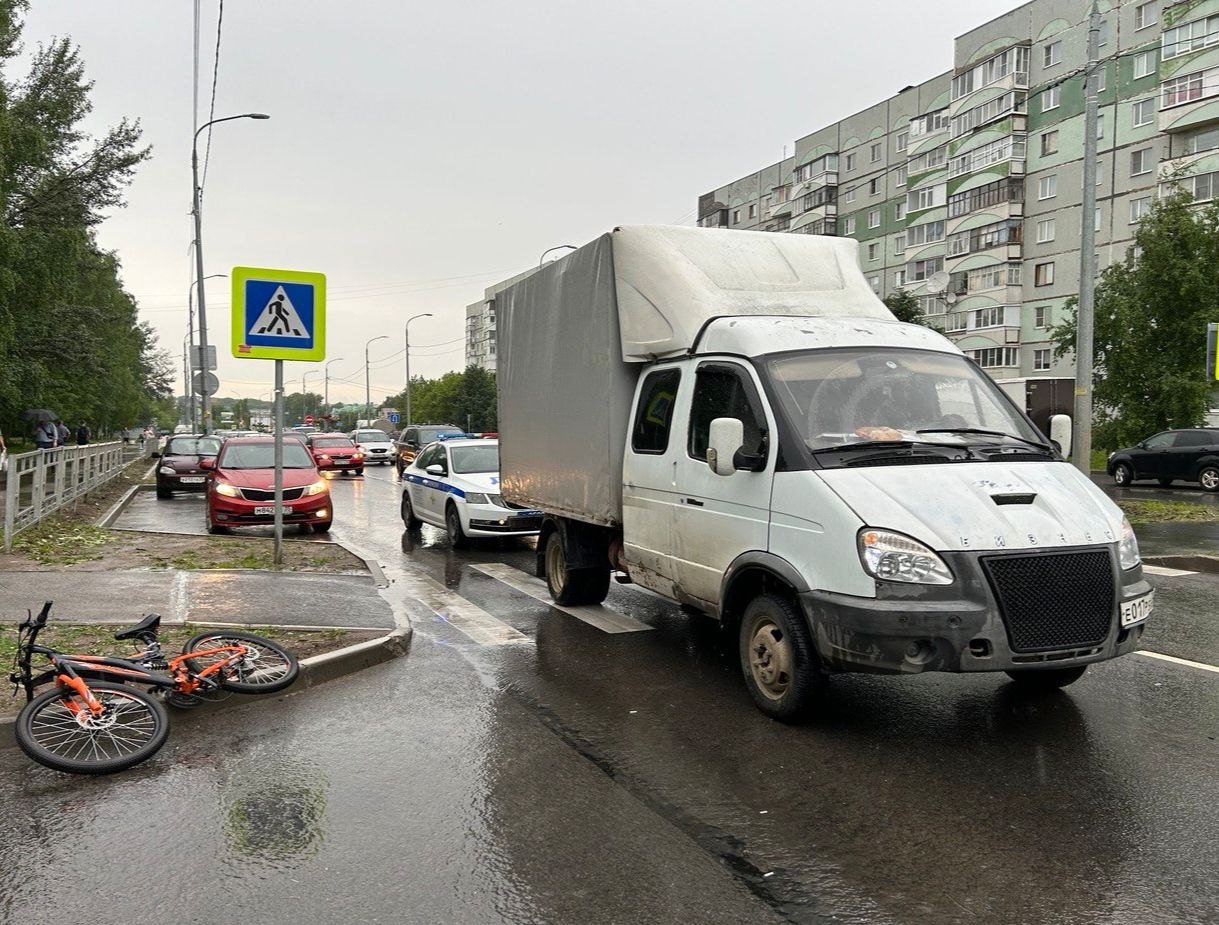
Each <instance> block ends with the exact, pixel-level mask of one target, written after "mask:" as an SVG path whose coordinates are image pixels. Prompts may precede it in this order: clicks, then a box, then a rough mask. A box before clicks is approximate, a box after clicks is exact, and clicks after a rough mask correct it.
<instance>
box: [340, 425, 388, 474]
mask: <svg viewBox="0 0 1219 925" xmlns="http://www.w3.org/2000/svg"><path fill="white" fill-rule="evenodd" d="M347 436H349V437H350V438H351V442H352V443H354V444H355V445H356V446H358V447H359V448H360V449H361V450H362V451H363V452H364V464H365V465H368V464H369V463H379V464H380V465H383V466H388V465H389V464H390V463H392V462H393V461H394V441H393V440H391V439H390V436H389V434H387V433H386V432H385V431H383V430H377V429H376V428H375V427H373V428H369V429H367V430H353V431H352V432H351V433H349V434H348V435H347Z"/></svg>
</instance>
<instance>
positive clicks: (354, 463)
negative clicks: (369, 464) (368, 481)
mask: <svg viewBox="0 0 1219 925" xmlns="http://www.w3.org/2000/svg"><path fill="white" fill-rule="evenodd" d="M316 462H317V469H318V471H319V472H342V471H343V470H344V469H363V468H364V457H363V456H361V457H360V458H359V459H345V460H341V459H322V458H321V457H320V456H319V457H318V458H317V460H316Z"/></svg>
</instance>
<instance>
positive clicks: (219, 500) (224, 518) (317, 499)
mask: <svg viewBox="0 0 1219 925" xmlns="http://www.w3.org/2000/svg"><path fill="white" fill-rule="evenodd" d="M208 504H209V505H210V513H211V518H212V520H213V521H214V522H215V523H217V524H229V525H233V526H240V525H242V524H269V523H273V522H274V521H275V515H274V514H255V513H254V510H255V508H269V507H273V506H274V504H275V502H273V501H247V500H245V499H244V498H227V497H225V496H224V495H217V494H212V495H210V496H209V497H208ZM284 507H285V508H289V507H290V508H292V511H291V513H288V512H287V511H286V510H285V511H284V523H286V524H310V523H324V522H327V521H329V520H331V519H332V518H333V516H334V512H333V511H332V510H331V507H330V493H329V492H327V493H326V494H322V495H311V496H309V497H308V498H297V499H295V500H293V501H285V502H284Z"/></svg>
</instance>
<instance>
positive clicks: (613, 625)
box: [470, 562, 652, 633]
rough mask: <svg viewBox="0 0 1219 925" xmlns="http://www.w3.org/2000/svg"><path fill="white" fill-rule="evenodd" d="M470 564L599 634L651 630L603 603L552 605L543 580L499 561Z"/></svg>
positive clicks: (646, 625) (473, 567) (644, 624)
mask: <svg viewBox="0 0 1219 925" xmlns="http://www.w3.org/2000/svg"><path fill="white" fill-rule="evenodd" d="M470 567H471V568H472V569H474V570H475V571H476V572H482V573H483V574H484V575H488V576H490V577H491V578H494V579H496V580H497V581H502V582H503V583H504V584H506V585H507V586H508V587H510V588H515V589H516V590H517V591H520V592H521V593H522V594H528V595H529V596H530V597H532V598H533V599H534V600H538V601H541V602H542V603H543V604H549V605H550V606H551V607H553V608H555V609H556V610H561V611H563V613H565V614H569V615H571V616H573V617H575V618H576V619H577V620H582V621H583V622H585V623H587V624H588V625H589V626H592V627H595V628H596V629H599V630H601V631H602V632H603V633H641V632H643V631H644V630H650V629H652V627H650V626H648V624H646V623H641V622H640V621H639V620H636V619H635V618H634V617H628V616H627V615H626V614H624V613H621V612H619V611H617V610H615V609H614V608H612V607H608V606H606V605H605V604H592V605H587V606H582V607H565V606H563V605H561V604H556V603H555V602H554V601H552V600H551V599H550V593H549V591H547V589H546V583H545V582H544V581H542V580H541V579H540V578H534V577H533V576H532V575H527V574H526V573H524V572H522V571H521V570H520V569H517V568H513V567H512V566H511V565H505V564H503V563H501V562H482V563H478V564H476V565H471V566H470Z"/></svg>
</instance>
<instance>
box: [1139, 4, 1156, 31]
mask: <svg viewBox="0 0 1219 925" xmlns="http://www.w3.org/2000/svg"><path fill="white" fill-rule="evenodd" d="M1159 21H1160V0H1152V2H1151V3H1140V4H1139V5H1138V6H1136V7H1135V8H1134V28H1136V29H1146V28H1147V27H1148V26H1154V25H1155V24H1156V23H1158V22H1159Z"/></svg>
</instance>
